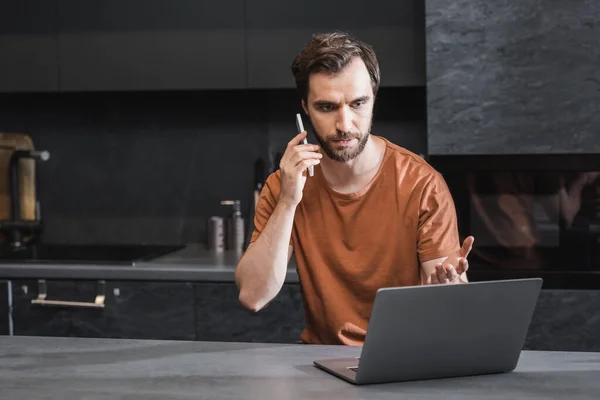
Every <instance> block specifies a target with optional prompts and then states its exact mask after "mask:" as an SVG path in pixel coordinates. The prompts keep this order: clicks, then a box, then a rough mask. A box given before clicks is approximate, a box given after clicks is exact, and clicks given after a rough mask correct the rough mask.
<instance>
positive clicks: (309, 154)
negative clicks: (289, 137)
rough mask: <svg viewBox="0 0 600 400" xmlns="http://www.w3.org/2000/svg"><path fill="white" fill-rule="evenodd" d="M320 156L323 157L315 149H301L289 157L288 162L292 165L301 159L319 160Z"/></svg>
mask: <svg viewBox="0 0 600 400" xmlns="http://www.w3.org/2000/svg"><path fill="white" fill-rule="evenodd" d="M321 158H323V155H322V154H321V153H317V152H315V151H301V152H299V153H296V154H294V156H292V158H290V163H291V164H292V165H298V164H299V163H300V162H301V161H302V160H320V159H321Z"/></svg>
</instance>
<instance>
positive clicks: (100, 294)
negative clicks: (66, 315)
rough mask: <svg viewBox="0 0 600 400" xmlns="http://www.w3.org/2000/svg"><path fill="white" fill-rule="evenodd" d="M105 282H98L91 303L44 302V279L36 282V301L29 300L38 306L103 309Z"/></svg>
mask: <svg viewBox="0 0 600 400" xmlns="http://www.w3.org/2000/svg"><path fill="white" fill-rule="evenodd" d="M105 286H106V282H105V281H98V287H97V289H96V298H95V299H94V302H93V303H89V302H85V301H68V300H46V296H47V291H46V281H45V280H44V279H39V280H38V296H37V298H36V299H33V300H31V304H35V305H39V306H58V307H83V308H104V299H105V298H106V296H105Z"/></svg>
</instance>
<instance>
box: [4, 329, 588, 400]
mask: <svg viewBox="0 0 600 400" xmlns="http://www.w3.org/2000/svg"><path fill="white" fill-rule="evenodd" d="M359 354H360V348H357V347H343V346H315V345H300V344H290V345H285V344H258V343H216V342H173V341H143V340H116V339H82V338H40V337H35V338H34V337H8V336H0V388H2V389H1V390H0V399H34V398H44V399H66V398H75V399H80V398H85V399H117V398H126V399H132V400H133V399H194V400H204V399H224V400H226V399H242V398H243V399H278V400H280V399H290V400H292V399H328V400H336V399H343V400H348V399H373V400H376V399H400V398H418V399H445V400H448V399H502V400H504V399H564V398H569V399H570V400H576V399H597V398H598V393H600V379H598V377H599V376H600V353H567V352H528V351H524V352H522V354H521V358H520V360H519V364H518V365H517V368H516V369H515V371H513V372H510V373H507V374H497V375H485V376H475V377H463V378H452V379H438V380H430V381H417V382H403V383H388V384H378V385H365V386H354V385H352V384H349V383H347V382H345V381H342V380H340V379H337V378H335V377H333V376H331V375H329V374H327V373H325V372H323V371H321V370H319V369H317V368H315V367H314V366H313V364H312V362H313V360H315V359H322V358H338V357H355V356H358V355H359Z"/></svg>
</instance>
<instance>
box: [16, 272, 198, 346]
mask: <svg viewBox="0 0 600 400" xmlns="http://www.w3.org/2000/svg"><path fill="white" fill-rule="evenodd" d="M99 284H104V285H105V286H104V289H105V290H104V293H105V298H104V307H103V308H99V307H96V306H95V305H94V300H95V299H96V296H97V295H98V285H99ZM39 292H40V287H39V283H38V281H35V280H26V281H13V299H14V306H13V321H14V333H15V335H39V336H75V337H110V338H136V339H173V340H193V339H195V326H194V287H193V284H191V283H164V282H160V283H159V282H118V281H113V282H111V281H107V282H104V283H101V282H96V281H47V282H46V290H45V292H46V298H45V300H46V301H48V302H50V303H52V302H57V301H58V302H63V303H64V304H58V305H56V304H54V305H43V304H39V303H43V301H42V302H40V301H36V300H37V299H38V297H39Z"/></svg>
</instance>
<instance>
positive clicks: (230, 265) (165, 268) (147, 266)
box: [0, 244, 298, 282]
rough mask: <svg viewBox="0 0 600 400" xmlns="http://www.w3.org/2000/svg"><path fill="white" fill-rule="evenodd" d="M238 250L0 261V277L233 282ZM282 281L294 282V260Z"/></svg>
mask: <svg viewBox="0 0 600 400" xmlns="http://www.w3.org/2000/svg"><path fill="white" fill-rule="evenodd" d="M240 257H241V254H240V253H236V252H229V251H227V252H223V253H216V252H210V251H208V250H206V248H205V247H204V246H201V245H195V244H191V245H188V246H186V247H185V248H183V249H181V250H179V251H176V252H174V253H171V254H167V255H165V256H161V257H158V258H155V259H153V260H151V261H144V262H136V263H134V264H133V265H110V264H102V263H100V262H99V263H97V264H96V263H82V264H74V263H70V264H49V263H0V279H93V280H99V279H103V280H140V281H144V280H146V281H185V282H233V281H234V277H235V267H236V265H237V262H238V260H239V258H240ZM286 282H298V274H297V272H296V266H295V263H294V262H293V261H292V262H291V263H290V265H289V267H288V273H287V276H286Z"/></svg>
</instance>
